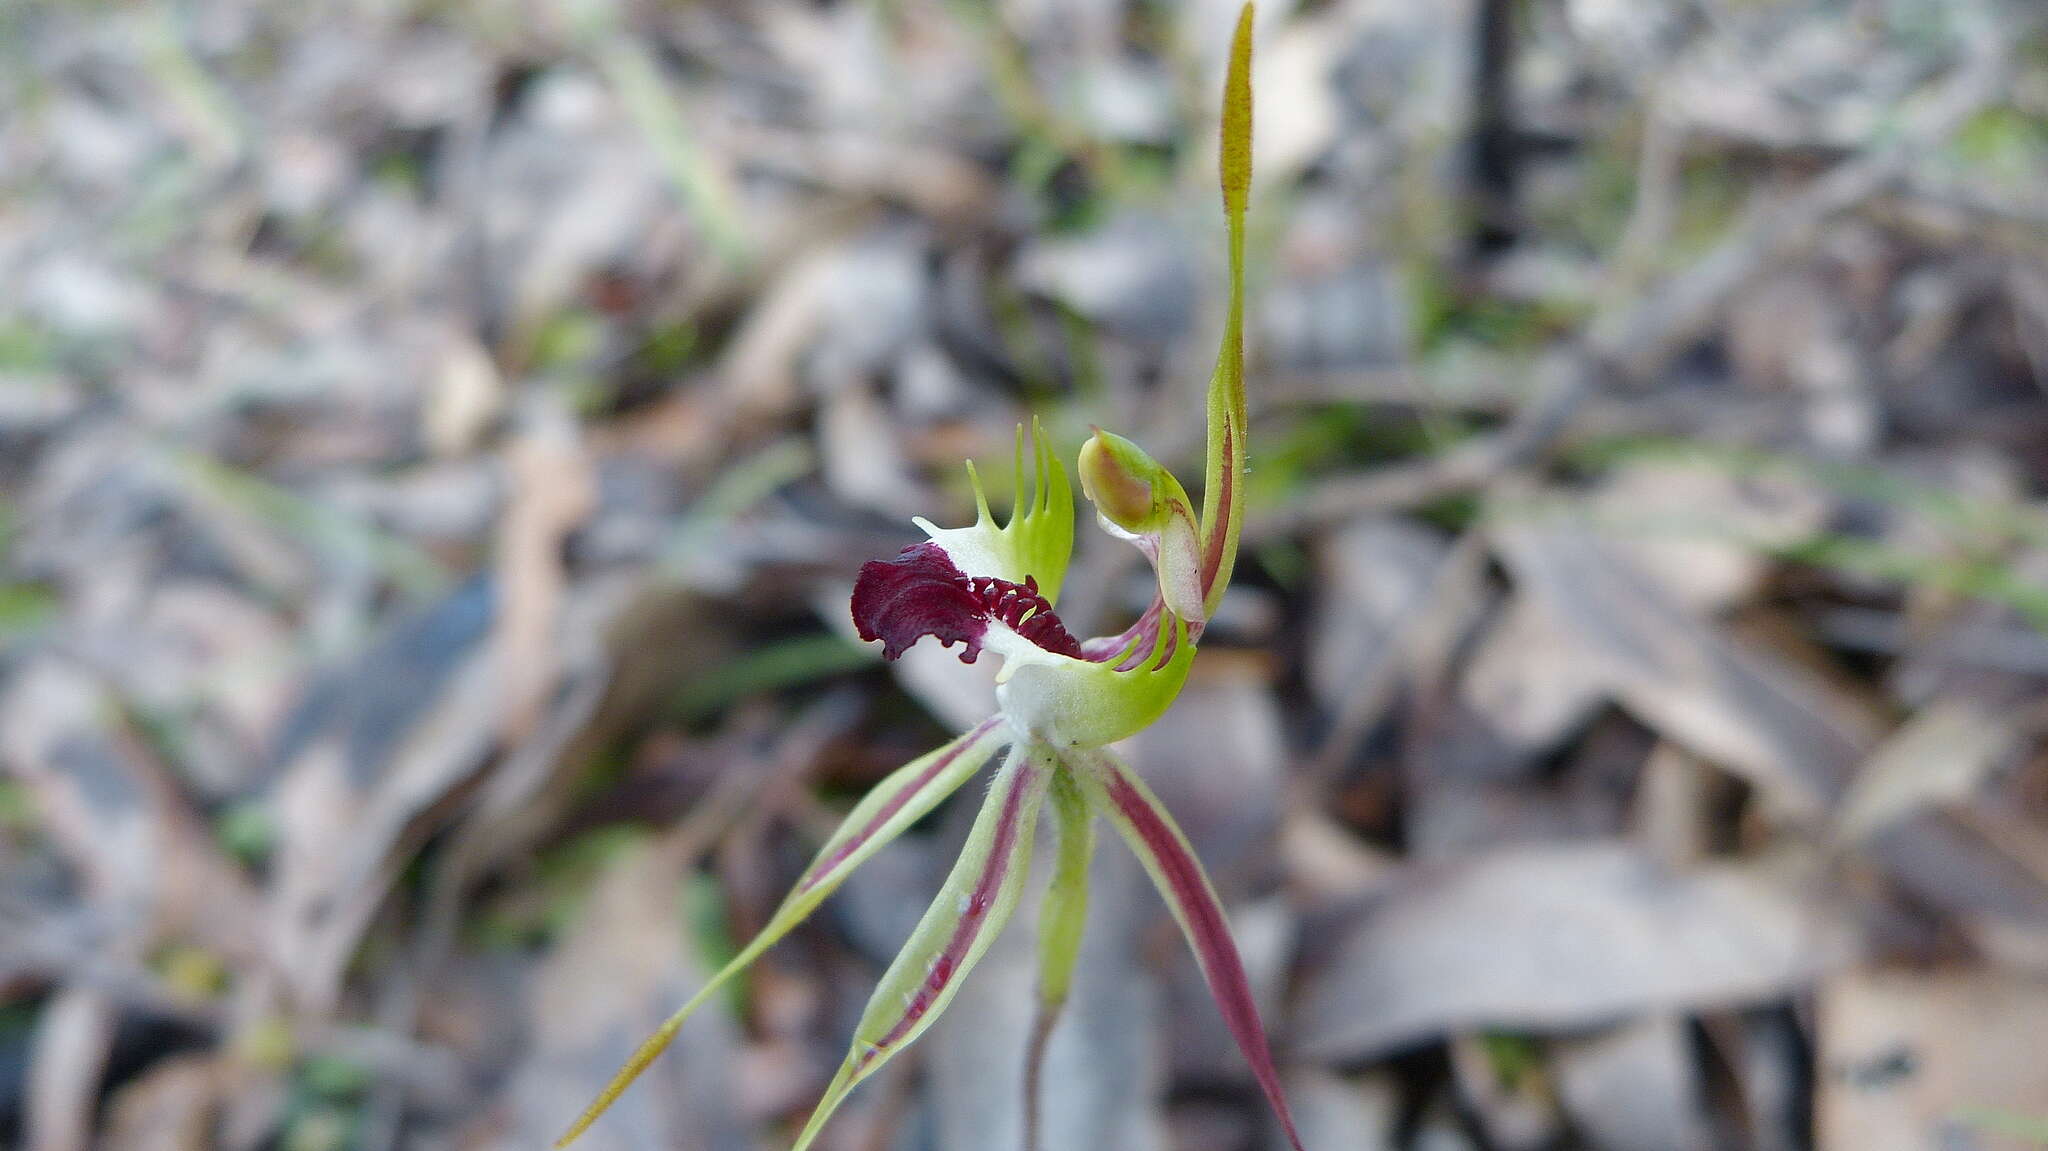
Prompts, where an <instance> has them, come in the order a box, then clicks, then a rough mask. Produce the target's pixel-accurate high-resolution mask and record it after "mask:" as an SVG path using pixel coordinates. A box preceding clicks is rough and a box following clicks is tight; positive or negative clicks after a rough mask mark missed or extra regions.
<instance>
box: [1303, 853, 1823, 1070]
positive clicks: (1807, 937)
mask: <svg viewBox="0 0 2048 1151" xmlns="http://www.w3.org/2000/svg"><path fill="white" fill-rule="evenodd" d="M1850 944H1851V939H1850V937H1849V935H1848V933H1847V930H1846V927H1845V925H1844V924H1843V922H1842V921H1841V920H1840V919H1839V918H1838V916H1837V914H1836V913H1835V912H1834V911H1833V910H1832V909H1831V908H1830V907H1829V905H1828V904H1827V903H1826V902H1825V901H1824V899H1823V898H1822V897H1820V896H1819V895H1818V894H1817V893H1816V891H1815V890H1814V888H1813V886H1812V881H1811V879H1810V878H1808V877H1804V876H1802V875H1799V874H1797V872H1796V869H1765V868H1763V867H1760V866H1756V865H1749V866H1743V865H1730V864H1724V865H1715V866H1711V867H1702V868H1698V869H1695V870H1690V871H1675V870H1672V869H1671V868H1669V867H1666V866H1664V865H1662V864H1659V863H1656V862H1654V861H1652V860H1651V859H1649V858H1647V857H1645V856H1644V855H1642V854H1640V853H1638V852H1636V851H1632V850H1630V849H1628V848H1625V847H1621V846H1619V845H1615V844H1591V845H1587V846H1575V847H1546V848H1525V849H1518V850H1513V851H1502V852H1497V853H1494V854H1492V855H1490V856H1483V857H1480V858H1477V859H1472V860H1469V861H1466V862H1460V863H1453V864H1446V865H1442V866H1435V867H1428V868H1418V869H1415V870H1414V871H1412V872H1410V873H1409V874H1408V875H1407V876H1405V877H1404V878H1403V879H1402V880H1400V881H1398V882H1397V883H1395V884H1394V885H1392V886H1391V888H1390V889H1389V890H1388V891H1387V892H1386V893H1385V894H1384V895H1382V896H1380V897H1378V898H1375V899H1373V900H1372V901H1370V902H1369V903H1368V905H1367V906H1366V907H1365V909H1364V910H1363V912H1362V913H1361V914H1360V915H1359V916H1358V917H1357V918H1356V919H1355V920H1354V921H1353V922H1351V923H1350V925H1349V926H1348V927H1346V928H1344V929H1343V931H1342V935H1341V937H1340V941H1339V942H1338V943H1337V945H1336V947H1335V949H1334V952H1333V954H1332V955H1331V957H1330V959H1329V961H1328V962H1327V963H1326V964H1324V965H1322V966H1321V967H1319V968H1318V969H1317V970H1315V971H1313V972H1312V973H1311V974H1310V975H1309V976H1308V978H1307V980H1306V983H1305V985H1304V987H1303V990H1302V994H1301V996H1300V999H1299V1002H1298V1004H1297V1009H1296V1010H1295V1012H1294V1015H1293V1017H1292V1018H1293V1028H1292V1033H1293V1035H1294V1036H1295V1037H1296V1039H1297V1041H1298V1043H1299V1044H1300V1046H1301V1047H1302V1048H1304V1049H1305V1050H1307V1051H1309V1052H1311V1053H1313V1054H1315V1055H1317V1056H1319V1057H1323V1058H1334V1059H1365V1058H1371V1057H1374V1056H1377V1055H1382V1054H1385V1053H1387V1052H1389V1051H1394V1050H1397V1049H1399V1048H1402V1047H1405V1046H1409V1045H1411V1044H1414V1043H1417V1042H1420V1041H1422V1040H1425V1039H1428V1038H1430V1037H1432V1036H1434V1035H1438V1034H1441V1033H1444V1032H1447V1031H1470V1030H1477V1029H1484V1028H1493V1027H1498V1028H1513V1029H1523V1030H1558V1029H1571V1028H1582V1027H1589V1026H1594V1025H1597V1024H1600V1023H1604V1022H1608V1021H1611V1020H1614V1019H1616V1018H1620V1017H1623V1016H1628V1015H1632V1014H1636V1013H1639V1012H1646V1011H1660V1010H1661V1011H1670V1010H1677V1009H1685V1008H1689V1007H1698V1006H1703V1005H1709V1004H1731V1003H1747V1002H1756V1001H1760V1000H1765V999H1771V998H1776V997H1778V996H1782V995H1784V994H1787V993H1788V992H1790V991H1792V990H1794V989H1796V988H1799V987H1801V986H1804V985H1805V984H1807V983H1808V982H1810V981H1811V980H1813V979H1814V978H1815V977H1816V976H1818V975H1819V974H1820V973H1822V972H1823V971H1825V970H1826V969H1827V968H1828V967H1830V966H1832V965H1833V964H1836V963H1839V962H1841V961H1842V960H1843V959H1844V958H1846V956H1847V954H1848V952H1849V950H1850Z"/></svg>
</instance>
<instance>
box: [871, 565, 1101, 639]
mask: <svg viewBox="0 0 2048 1151" xmlns="http://www.w3.org/2000/svg"><path fill="white" fill-rule="evenodd" d="M991 621H994V622H1000V623H1003V624H1005V625H1007V626H1008V627H1009V628H1010V629H1011V630H1013V631H1015V632H1016V633H1017V634H1018V635H1021V636H1023V637H1024V638H1025V639H1027V640H1029V641H1031V642H1032V643H1034V644H1036V645H1038V646H1039V647H1042V648H1044V649H1045V650H1046V651H1049V652H1053V653H1055V654H1057V655H1064V656H1072V657H1073V658H1075V659H1079V658H1081V644H1080V641H1078V640H1076V639H1075V638H1074V637H1073V636H1072V635H1070V634H1068V632H1067V628H1066V625H1065V624H1062V623H1061V622H1060V617H1059V616H1057V615H1054V614H1053V610H1052V605H1051V604H1050V603H1047V602H1046V599H1045V597H1044V596H1042V595H1040V594H1039V592H1038V581H1037V580H1036V579H1035V578H1033V577H1031V576H1025V577H1024V582H1023V583H1021V584H1016V583H1011V582H1010V581H1009V580H1002V579H996V578H994V577H992V576H983V577H980V578H975V577H971V576H969V575H967V574H966V573H964V572H962V571H961V570H960V569H959V568H957V567H955V566H953V560H952V557H950V556H948V555H947V554H946V550H945V549H944V548H942V547H940V546H939V545H937V544H935V543H930V542H926V543H921V544H914V545H912V546H910V547H907V548H904V549H903V554H901V555H899V556H897V557H896V558H895V559H893V560H870V561H868V562H867V563H864V564H862V565H861V568H860V578H858V579H856V580H855V581H854V584H853V626H854V627H855V629H857V630H858V631H859V632H860V638H862V639H865V640H877V639H878V640H881V641H882V658H884V659H895V658H896V657H897V656H900V655H902V654H903V653H904V652H905V651H906V650H908V649H909V647H910V645H911V644H914V643H916V642H917V641H918V639H919V638H921V637H923V636H928V635H930V636H937V637H938V640H939V642H940V643H942V644H944V645H946V646H948V647H951V646H952V645H953V644H955V643H961V644H965V645H966V647H965V649H964V650H962V651H961V653H960V662H962V663H973V662H974V659H975V657H976V656H978V655H980V654H981V640H982V637H983V636H984V635H986V634H987V633H988V625H989V623H990V622H991Z"/></svg>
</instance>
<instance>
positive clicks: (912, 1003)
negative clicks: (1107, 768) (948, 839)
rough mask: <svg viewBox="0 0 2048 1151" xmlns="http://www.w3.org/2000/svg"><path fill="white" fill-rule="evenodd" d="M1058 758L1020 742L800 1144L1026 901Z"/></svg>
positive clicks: (878, 990) (940, 999)
mask: <svg viewBox="0 0 2048 1151" xmlns="http://www.w3.org/2000/svg"><path fill="white" fill-rule="evenodd" d="M1056 769H1057V765H1056V764H1055V763H1053V762H1052V761H1051V759H1050V758H1049V757H1048V756H1046V755H1045V754H1044V752H1043V750H1042V749H1041V750H1037V751H1032V750H1027V748H1026V747H1024V746H1022V745H1020V746H1019V747H1018V748H1017V749H1015V750H1013V751H1012V752H1011V753H1010V758H1009V760H1008V762H1006V763H1004V764H1003V768H1002V770H1001V771H1000V772H998V773H997V775H996V779H995V783H994V785H993V786H992V787H991V788H990V790H989V796H988V800H987V802H985V803H984V804H983V805H982V808H981V812H980V814H979V815H977V816H976V817H975V820H974V828H973V830H971V831H969V832H968V834H967V846H966V847H965V848H964V849H962V851H961V852H960V858H959V860H958V861H957V862H955V863H954V864H953V871H952V873H951V874H949V875H948V876H947V877H946V882H945V884H944V886H942V887H940V888H939V894H938V896H937V898H935V899H933V900H932V905H931V907H930V908H929V909H927V910H926V911H925V913H924V918H923V919H921V920H919V921H918V924H917V929H916V930H915V931H913V932H911V935H910V940H909V941H908V942H907V943H905V944H904V945H903V950H902V951H901V952H899V953H897V956H896V959H895V961H894V962H892V963H890V964H889V970H888V971H887V972H886V973H884V974H883V976H882V981H881V982H880V983H879V984H877V985H876V987H875V992H874V995H873V996H872V997H870V998H869V1000H868V1006H867V1010H866V1011H865V1012H863V1013H862V1015H861V1018H860V1023H859V1024H858V1025H857V1026H856V1027H855V1028H854V1032H853V1047H852V1049H851V1050H850V1051H848V1052H847V1055H846V1062H845V1063H844V1064H842V1065H841V1066H840V1068H839V1073H838V1074H837V1075H835V1076H834V1077H833V1079H832V1084H831V1086H829V1087H827V1088H826V1089H825V1095H824V1098H822V1099H821V1100H819V1102H818V1106H817V1108H816V1109H815V1110H814V1111H812V1112H811V1118H810V1121H809V1122H808V1123H806V1124H805V1125H804V1130H803V1134H801V1135H799V1136H798V1137H797V1141H796V1147H795V1148H794V1151H804V1149H805V1148H807V1147H809V1146H810V1145H811V1142H812V1140H814V1139H816V1138H817V1136H818V1133H819V1132H820V1131H822V1130H824V1127H825V1123H826V1121H827V1120H829V1119H830V1118H831V1117H832V1113H833V1112H834V1111H836V1110H837V1109H838V1108H839V1104H840V1103H841V1102H843V1101H844V1100H845V1099H846V1096H847V1095H848V1094H849V1093H850V1092H851V1091H852V1090H853V1089H854V1087H856V1086H857V1085H859V1083H860V1081H861V1080H863V1079H865V1078H867V1077H868V1076H869V1075H872V1074H874V1073H875V1072H876V1071H877V1070H879V1069H880V1068H881V1066H882V1065H883V1064H884V1063H887V1062H888V1061H889V1059H890V1058H891V1057H893V1056H894V1055H895V1054H896V1053H897V1052H898V1051H901V1050H903V1049H904V1048H905V1047H908V1046H909V1045H910V1044H911V1043H913V1042H915V1041H916V1040H917V1038H918V1036H920V1035H922V1034H924V1030H925V1028H927V1027H930V1026H931V1025H932V1023H933V1022H934V1021H935V1020H937V1019H938V1017H939V1014H940V1013H941V1012H943V1011H944V1010H945V1009H946V1005H947V1004H948V1003H950V1002H952V999H953V995H954V993H955V992H956V991H958V990H959V989H960V981H961V979H962V978H963V977H965V976H966V974H967V972H968V971H969V970H971V969H972V968H973V967H974V965H975V964H976V963H977V962H979V961H980V959H981V956H982V953H983V952H985V951H987V950H988V947H989V944H990V943H992V942H994V940H995V937H996V935H997V933H999V932H1000V931H1001V930H1002V928H1003V924H1004V923H1006V922H1008V921H1009V918H1010V914H1011V912H1013V911H1015V910H1016V908H1017V898H1018V896H1020V895H1022V894H1023V892H1024V885H1025V879H1026V878H1027V873H1028V871H1029V869H1030V864H1031V846H1032V832H1033V830H1034V829H1035V828H1036V826H1037V822H1038V809H1039V806H1040V805H1041V803H1042V802H1043V800H1044V799H1045V793H1046V787H1047V784H1048V782H1049V781H1050V778H1051V776H1052V774H1053V772H1054V771H1055V770H1056Z"/></svg>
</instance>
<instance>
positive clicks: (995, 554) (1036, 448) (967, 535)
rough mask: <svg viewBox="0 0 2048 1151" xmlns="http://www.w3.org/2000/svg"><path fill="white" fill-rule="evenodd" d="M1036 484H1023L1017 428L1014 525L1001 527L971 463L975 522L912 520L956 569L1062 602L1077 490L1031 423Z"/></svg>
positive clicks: (1041, 432)
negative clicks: (950, 524) (1027, 586)
mask: <svg viewBox="0 0 2048 1151" xmlns="http://www.w3.org/2000/svg"><path fill="white" fill-rule="evenodd" d="M1031 465H1032V482H1031V486H1030V488H1029V490H1028V494H1027V489H1026V488H1025V485H1024V426H1023V425H1022V424H1019V425H1017V449H1016V458H1015V463H1014V467H1015V469H1016V470H1015V478H1016V486H1015V490H1016V493H1017V494H1016V498H1015V501H1014V504H1013V506H1012V508H1011V510H1010V522H1009V523H1007V524H1004V525H1003V526H1001V527H997V526H996V518H995V514H994V513H993V512H991V511H990V510H989V506H988V493H987V491H985V490H984V489H983V488H982V486H981V474H980V473H979V472H977V471H976V470H975V468H974V465H973V464H972V463H969V464H968V465H967V479H968V482H969V483H970V484H972V485H973V487H974V507H975V518H974V522H973V523H972V524H970V525H968V526H967V527H964V528H942V527H938V526H935V525H934V524H933V523H932V522H931V521H930V520H927V519H925V518H923V517H921V516H920V517H918V518H917V519H916V520H914V521H912V522H914V523H916V524H917V526H918V527H919V528H921V529H923V531H924V533H925V534H926V535H927V536H930V537H931V540H932V542H933V543H935V544H937V545H938V546H939V547H941V548H943V549H945V552H946V554H947V555H948V556H949V557H951V559H952V561H953V565H954V566H955V567H957V568H959V569H960V570H961V571H962V572H965V573H966V574H967V575H968V576H970V577H977V578H979V577H989V578H994V579H999V580H1002V581H1004V582H1005V583H1011V584H1023V583H1025V582H1027V581H1036V587H1037V589H1038V592H1039V594H1041V595H1043V596H1044V597H1045V599H1046V602H1047V603H1058V602H1059V598H1060V585H1061V584H1062V583H1063V582H1064V581H1065V580H1066V575H1067V561H1068V560H1069V559H1071V558H1072V557H1073V553H1074V490H1073V488H1072V487H1071V486H1069V484H1068V482H1067V472H1066V469H1065V468H1064V467H1062V466H1061V465H1060V462H1059V459H1058V458H1057V457H1056V456H1055V455H1054V454H1053V450H1052V445H1051V444H1050V443H1049V442H1048V441H1047V440H1046V438H1045V429H1044V428H1043V427H1041V426H1040V425H1039V423H1038V420H1037V419H1036V418H1034V419H1033V420H1032V421H1031Z"/></svg>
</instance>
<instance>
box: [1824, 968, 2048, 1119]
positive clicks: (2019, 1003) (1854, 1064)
mask: <svg viewBox="0 0 2048 1151" xmlns="http://www.w3.org/2000/svg"><path fill="white" fill-rule="evenodd" d="M2043 1035H2048V981H2044V980H2043V979H2041V978H2040V977H2039V976H2028V975H2018V974H2002V973H1998V972H1993V971H1933V972H1913V971H1886V970H1873V969H1857V970H1852V971H1844V972H1842V973H1840V974H1838V975H1836V976H1833V977H1831V978H1829V979H1828V980H1827V981H1825V982H1824V983H1823V984H1822V986H1821V996H1820V1054H1819V1064H1820V1066H1819V1067H1818V1069H1817V1077H1818V1079H1819V1089H1820V1097H1819V1101H1818V1104H1817V1110H1818V1114H1817V1116H1816V1119H1815V1134H1816V1145H1817V1146H1818V1147H1819V1149H1820V1151H1894V1149H1896V1151H1920V1149H1922V1148H1927V1147H1950V1148H1969V1149H1971V1151H2023V1149H2027V1148H2034V1147H2038V1146H2039V1141H2038V1140H2036V1139H2028V1138H2024V1137H2021V1136H2020V1135H2018V1134H2016V1133H2000V1132H1999V1131H1998V1129H1997V1128H1996V1125H1995V1120H1996V1117H2003V1118H2005V1119H2006V1120H2007V1121H2009V1122H2020V1121H2027V1120H2031V1121H2034V1122H2036V1123H2038V1122H2041V1121H2043V1120H2048V1060H2043V1059H2042V1058H2041V1037H2042V1036H2043ZM1987 1116H1988V1117H1992V1118H1991V1119H1990V1120H1987V1118H1986V1117H1987Z"/></svg>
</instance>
